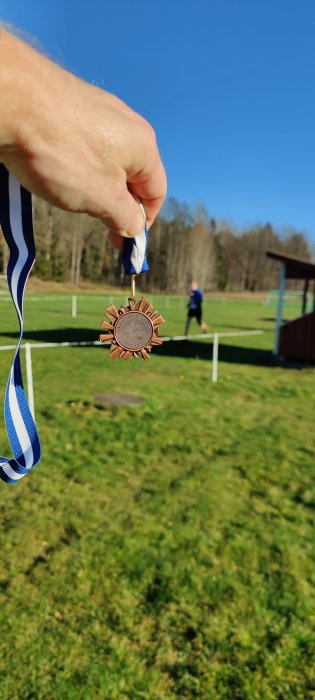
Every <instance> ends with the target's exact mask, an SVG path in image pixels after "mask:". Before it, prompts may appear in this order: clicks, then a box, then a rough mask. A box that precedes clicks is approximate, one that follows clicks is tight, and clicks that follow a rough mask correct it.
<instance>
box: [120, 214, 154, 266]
mask: <svg viewBox="0 0 315 700" xmlns="http://www.w3.org/2000/svg"><path fill="white" fill-rule="evenodd" d="M139 206H140V208H141V211H142V214H143V230H142V231H141V233H139V234H138V236H135V237H134V238H124V244H123V251H122V262H123V266H124V270H125V273H126V275H140V274H141V273H142V272H148V269H149V265H148V263H147V259H146V252H147V247H148V229H147V219H146V215H145V211H144V208H143V205H142V204H141V202H139Z"/></svg>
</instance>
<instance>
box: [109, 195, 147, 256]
mask: <svg viewBox="0 0 315 700" xmlns="http://www.w3.org/2000/svg"><path fill="white" fill-rule="evenodd" d="M102 221H103V222H104V223H105V224H106V225H107V226H108V228H109V229H110V232H111V233H112V234H113V236H112V239H113V241H117V240H118V239H117V236H118V235H119V236H121V237H123V238H130V237H131V238H132V237H133V236H137V235H138V234H139V233H141V231H143V225H144V220H143V213H142V210H141V208H140V206H139V203H138V202H137V201H136V199H135V197H134V196H133V195H132V194H131V193H130V192H129V190H128V189H127V187H126V185H123V186H122V188H121V191H120V193H119V195H118V196H117V194H116V197H113V206H112V209H111V211H110V212H109V213H108V214H106V215H105V216H103V217H102ZM119 247H121V246H119Z"/></svg>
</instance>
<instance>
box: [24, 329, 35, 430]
mask: <svg viewBox="0 0 315 700" xmlns="http://www.w3.org/2000/svg"><path fill="white" fill-rule="evenodd" d="M24 347H25V362H26V378H27V396H28V403H29V407H30V411H31V414H32V416H33V420H35V404H34V388H33V373H32V355H31V346H30V344H29V343H25V346H24Z"/></svg>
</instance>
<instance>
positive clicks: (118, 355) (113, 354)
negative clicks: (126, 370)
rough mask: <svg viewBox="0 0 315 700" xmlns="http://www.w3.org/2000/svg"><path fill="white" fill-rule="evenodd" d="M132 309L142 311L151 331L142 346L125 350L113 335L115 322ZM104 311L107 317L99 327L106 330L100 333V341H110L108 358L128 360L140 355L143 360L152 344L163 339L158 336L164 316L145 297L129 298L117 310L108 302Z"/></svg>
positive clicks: (160, 343)
mask: <svg viewBox="0 0 315 700" xmlns="http://www.w3.org/2000/svg"><path fill="white" fill-rule="evenodd" d="M134 311H138V312H140V313H142V314H143V315H144V316H146V317H147V318H148V319H149V320H150V322H151V324H152V329H153V332H152V336H151V338H150V340H149V342H148V343H147V344H146V345H145V346H144V347H143V348H140V349H139V350H127V349H126V348H124V347H122V345H120V344H119V342H118V341H117V338H116V335H115V324H116V323H117V321H118V319H120V318H122V317H123V316H124V315H126V314H129V313H132V312H134ZM106 312H107V313H106V315H107V318H106V320H105V321H103V323H102V324H101V328H102V329H104V330H106V331H107V332H106V333H102V334H101V335H100V341H101V343H108V341H111V350H110V353H109V358H110V359H111V360H129V358H130V357H135V358H138V357H142V358H143V359H144V360H149V359H150V355H149V353H150V352H151V350H152V347H153V346H154V345H155V346H158V345H162V343H163V340H162V338H159V337H158V336H159V326H160V325H161V323H164V318H163V316H161V315H160V314H159V312H158V311H157V310H156V309H154V307H153V305H152V304H150V302H149V300H148V299H147V298H146V297H142V299H141V300H140V301H139V302H138V303H137V302H136V301H133V300H129V304H128V306H121V307H120V309H118V310H117V309H116V306H115V304H110V306H107V308H106Z"/></svg>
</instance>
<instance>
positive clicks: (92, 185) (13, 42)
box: [0, 29, 166, 247]
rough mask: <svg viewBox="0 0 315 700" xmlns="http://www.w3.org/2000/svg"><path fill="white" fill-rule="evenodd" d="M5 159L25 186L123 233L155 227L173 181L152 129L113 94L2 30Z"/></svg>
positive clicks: (0, 125)
mask: <svg viewBox="0 0 315 700" xmlns="http://www.w3.org/2000/svg"><path fill="white" fill-rule="evenodd" d="M0 88H1V100H0V160H1V161H2V162H3V163H4V164H5V165H6V166H7V168H8V170H10V171H11V172H12V173H13V174H14V175H15V176H16V178H17V179H18V180H19V181H20V182H21V184H22V185H24V187H26V189H28V190H30V191H31V192H34V193H35V194H37V195H39V196H40V197H42V198H43V199H46V200H47V201H49V202H51V204H54V205H56V206H57V207H60V208H61V209H66V210H68V211H75V212H85V213H87V214H89V215H90V216H93V217H97V218H99V219H101V220H102V221H103V222H104V223H105V224H106V225H107V226H108V227H109V229H110V232H111V233H110V237H111V240H112V242H113V244H114V245H116V246H117V247H120V245H122V238H121V236H134V235H136V234H137V233H139V232H140V231H141V230H142V229H143V216H142V213H141V210H140V207H139V205H138V204H137V202H136V201H135V198H134V197H136V198H139V199H140V200H141V201H142V203H143V206H144V209H145V211H146V215H147V221H148V226H149V227H150V226H151V224H152V223H153V221H154V219H155V217H156V215H157V214H158V212H159V210H160V208H161V206H162V203H163V200H164V198H165V194H166V176H165V172H164V168H163V165H162V163H161V159H160V156H159V152H158V148H157V144H156V139H155V134H154V131H153V129H152V127H151V126H150V125H149V124H148V122H147V121H146V120H145V119H143V118H142V117H141V116H140V115H138V114H136V113H135V112H133V111H132V110H131V109H129V107H127V105H125V104H124V103H123V102H121V100H119V99H118V98H117V97H115V96H114V95H111V94H109V93H108V92H105V91H104V90H101V89H99V88H97V87H94V86H92V85H89V84H88V83H85V82H84V81H82V80H80V79H79V78H76V77H75V76H74V75H72V74H71V73H68V72H67V71H65V70H63V69H62V68H60V67H59V66H58V65H56V64H55V63H52V62H51V61H50V60H48V59H47V58H46V57H45V56H42V55H41V54H39V53H38V52H37V51H34V49H32V48H31V47H30V46H28V45H27V44H25V43H23V42H22V41H20V40H18V39H17V38H16V37H13V36H11V34H8V33H7V32H5V31H4V30H1V29H0Z"/></svg>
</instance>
